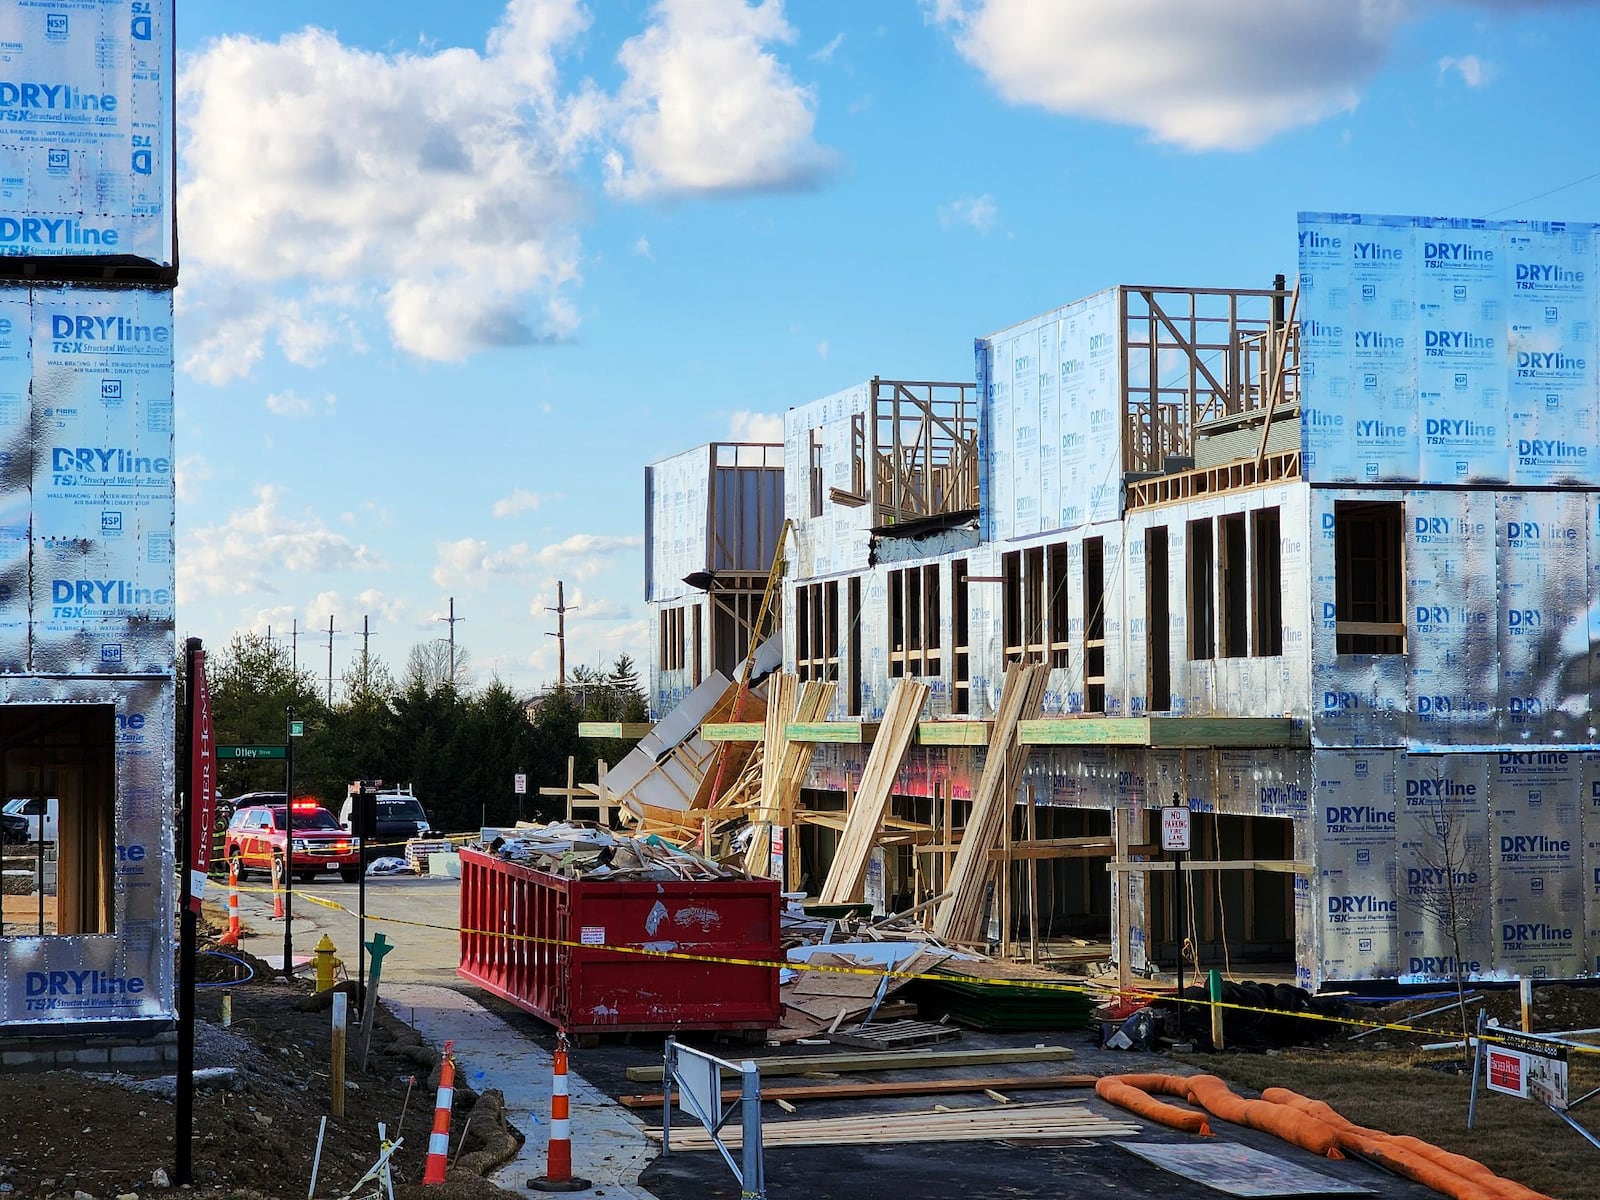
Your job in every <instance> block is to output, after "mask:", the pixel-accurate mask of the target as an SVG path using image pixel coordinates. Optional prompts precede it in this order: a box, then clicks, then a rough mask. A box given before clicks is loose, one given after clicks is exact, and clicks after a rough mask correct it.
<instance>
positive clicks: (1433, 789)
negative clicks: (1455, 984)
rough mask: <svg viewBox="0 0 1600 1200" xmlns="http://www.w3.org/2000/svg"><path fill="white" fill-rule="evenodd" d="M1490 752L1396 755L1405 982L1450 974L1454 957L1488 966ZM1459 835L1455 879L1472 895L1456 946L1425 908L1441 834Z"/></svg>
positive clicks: (1474, 966) (1471, 972)
mask: <svg viewBox="0 0 1600 1200" xmlns="http://www.w3.org/2000/svg"><path fill="white" fill-rule="evenodd" d="M1488 763H1489V756H1487V755H1482V754H1440V755H1403V756H1402V757H1401V758H1400V761H1399V773H1400V779H1401V784H1402V789H1401V803H1400V807H1399V809H1398V811H1397V813H1396V830H1397V834H1398V837H1399V849H1400V860H1399V865H1400V880H1401V889H1400V955H1401V966H1400V978H1401V979H1402V980H1403V981H1405V982H1408V983H1441V982H1450V981H1453V980H1454V979H1455V977H1456V967H1457V961H1458V958H1459V962H1460V966H1461V973H1462V974H1464V975H1466V976H1468V977H1475V976H1480V975H1485V974H1489V973H1491V972H1492V970H1493V965H1492V964H1493V958H1494V950H1495V944H1494V940H1493V935H1492V933H1491V930H1490V926H1491V924H1492V923H1493V918H1492V911H1491V910H1492V905H1491V904H1490V880H1489V879H1488V878H1487V875H1488V872H1489V869H1490V849H1489V796H1488V793H1489V771H1488ZM1447 837H1450V838H1459V839H1461V842H1462V845H1463V847H1464V853H1463V855H1462V857H1461V860H1460V861H1464V862H1465V863H1467V864H1468V865H1467V866H1466V867H1465V868H1464V869H1463V870H1461V871H1460V873H1459V876H1460V877H1459V878H1458V879H1457V882H1456V886H1457V887H1458V888H1459V889H1460V890H1461V893H1462V894H1470V895H1472V896H1475V897H1477V899H1476V900H1475V901H1474V902H1473V903H1470V904H1467V905H1464V906H1463V907H1462V910H1461V911H1462V912H1463V914H1464V916H1466V917H1470V920H1468V921H1466V923H1465V928H1464V930H1463V932H1462V934H1461V939H1460V942H1461V951H1460V954H1459V956H1458V955H1457V954H1456V950H1455V944H1454V942H1453V940H1452V938H1451V937H1450V935H1449V934H1448V932H1447V931H1446V929H1445V927H1444V923H1443V922H1442V921H1441V919H1440V917H1439V915H1438V914H1437V913H1436V912H1435V913H1430V912H1429V911H1428V909H1429V905H1430V899H1429V898H1430V896H1432V895H1435V894H1436V893H1437V891H1438V889H1439V886H1440V885H1439V872H1440V870H1441V866H1440V864H1441V863H1442V862H1443V861H1445V860H1444V857H1443V852H1442V849H1441V847H1442V845H1443V840H1444V839H1445V838H1447Z"/></svg>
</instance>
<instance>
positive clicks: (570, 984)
mask: <svg viewBox="0 0 1600 1200" xmlns="http://www.w3.org/2000/svg"><path fill="white" fill-rule="evenodd" d="M778 904H779V899H778V883H777V881H776V880H773V879H711V880H683V881H680V880H670V881H657V880H633V881H627V882H609V881H607V880H604V879H568V878H566V877H564V876H560V875H552V874H550V873H548V872H545V871H538V870H535V869H533V868H532V867H526V866H523V865H522V864H520V863H514V862H509V861H507V860H505V859H501V858H496V857H495V856H493V855H491V854H486V853H484V852H483V851H481V850H463V851H462V852H461V963H460V966H459V967H457V968H456V974H458V975H460V976H461V977H462V978H463V979H468V980H471V981H472V982H473V983H475V984H477V985H478V986H479V987H481V988H483V989H484V990H485V991H488V992H492V993H494V994H495V995H496V996H499V997H501V998H502V999H505V1000H509V1001H510V1002H511V1003H512V1004H515V1005H516V1006H517V1007H518V1008H521V1009H525V1010H526V1011H528V1012H530V1013H532V1014H533V1015H534V1016H536V1017H539V1018H540V1019H541V1020H544V1021H548V1022H549V1023H550V1024H552V1025H554V1026H556V1027H557V1028H558V1029H561V1030H563V1031H565V1032H567V1033H605V1032H613V1031H614V1032H619V1033H620V1032H630V1031H645V1030H656V1031H663V1032H670V1031H674V1030H683V1029H715V1030H741V1029H770V1028H772V1027H773V1026H775V1025H777V1024H778V1022H779V1018H780V1016H781V1012H782V1004H781V1002H780V1000H779V998H778V968H779V966H780V965H781V964H782V962H783V950H782V947H781V944H780V942H779V929H778ZM652 951H654V952H656V953H650V952H652ZM668 955H671V957H668ZM728 959H737V960H740V962H739V963H733V962H728V961H725V960H728ZM742 963H771V964H773V965H772V966H745V965H741V964H742Z"/></svg>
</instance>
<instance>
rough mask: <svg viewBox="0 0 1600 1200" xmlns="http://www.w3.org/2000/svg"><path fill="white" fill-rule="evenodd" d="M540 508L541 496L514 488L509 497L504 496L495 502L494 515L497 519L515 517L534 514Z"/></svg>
mask: <svg viewBox="0 0 1600 1200" xmlns="http://www.w3.org/2000/svg"><path fill="white" fill-rule="evenodd" d="M538 507H539V494H538V493H537V492H529V491H525V490H524V489H522V488H512V489H511V494H510V495H509V496H502V497H500V499H498V500H496V501H495V502H494V515H495V516H497V517H514V516H516V515H517V514H518V513H525V512H534V511H535V510H536V509H538Z"/></svg>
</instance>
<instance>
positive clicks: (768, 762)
mask: <svg viewBox="0 0 1600 1200" xmlns="http://www.w3.org/2000/svg"><path fill="white" fill-rule="evenodd" d="M837 688H838V684H835V683H823V682H821V681H818V680H811V681H809V682H806V683H804V684H802V683H801V682H800V678H799V676H797V675H788V674H783V675H774V676H773V677H772V678H771V679H770V680H768V682H767V713H766V728H765V732H764V734H763V736H762V739H761V743H760V746H761V749H760V755H761V792H760V795H759V797H758V798H757V802H756V806H755V809H754V811H753V812H752V813H751V814H750V822H751V825H752V827H753V829H754V835H753V836H752V837H751V839H750V845H749V848H748V849H747V850H746V851H745V860H744V865H745V870H747V871H748V872H749V873H750V874H751V875H770V874H771V873H772V830H773V828H774V827H776V828H778V829H786V828H788V827H789V826H790V825H792V824H794V812H795V809H796V807H798V804H799V800H800V785H801V784H802V783H804V782H805V777H806V770H807V769H808V768H809V767H810V766H811V754H812V751H813V750H814V749H815V747H814V746H813V745H812V744H811V743H810V742H796V741H791V740H790V738H789V732H788V727H789V724H790V723H791V722H801V723H806V722H812V721H821V720H823V719H825V718H826V717H827V715H828V710H829V709H830V708H832V707H833V694H834V691H835V690H836V689H837ZM724 794H725V795H726V793H724ZM716 800H718V801H720V800H721V797H718V798H716Z"/></svg>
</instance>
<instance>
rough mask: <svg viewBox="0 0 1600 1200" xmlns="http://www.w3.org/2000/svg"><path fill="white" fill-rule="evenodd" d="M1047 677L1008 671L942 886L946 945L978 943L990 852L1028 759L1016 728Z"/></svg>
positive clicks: (1021, 668) (1019, 668) (1034, 705)
mask: <svg viewBox="0 0 1600 1200" xmlns="http://www.w3.org/2000/svg"><path fill="white" fill-rule="evenodd" d="M1049 678H1050V671H1049V668H1048V667H1045V666H1043V665H1042V664H1039V663H1015V664H1013V665H1012V666H1010V667H1008V668H1007V669H1006V678H1005V683H1004V685H1003V688H1002V690H1001V693H1000V709H999V711H998V712H997V713H996V714H995V719H994V728H993V730H992V731H991V733H990V738H989V752H988V754H987V756H986V757H985V758H984V762H983V777H982V778H981V779H980V780H979V783H978V790H977V792H976V793H975V794H974V796H973V798H972V812H971V814H970V815H969V816H968V817H967V826H966V829H965V831H964V832H963V833H962V835H961V846H960V848H959V849H957V851H956V856H955V860H954V862H953V863H952V864H951V866H950V878H949V881H948V883H947V884H946V887H945V890H946V891H947V892H948V893H950V894H949V896H948V898H947V899H946V900H945V901H944V902H943V903H942V904H940V905H939V909H938V912H937V914H936V915H935V917H934V922H933V931H934V933H935V934H937V935H938V936H939V937H941V938H944V939H946V940H948V941H953V942H971V941H976V940H977V933H978V924H979V922H980V921H982V919H983V914H984V907H985V902H986V900H987V899H988V893H989V882H990V879H991V877H992V876H993V874H994V864H993V863H992V862H991V861H990V855H989V852H990V851H991V850H993V849H995V848H996V847H997V846H999V845H1000V841H1001V836H1002V834H1003V833H1004V831H1005V828H1006V823H1007V822H1008V821H1010V820H1011V812H1012V807H1013V804H1014V802H1015V799H1016V794H1017V789H1018V786H1019V784H1020V781H1021V778H1022V768H1023V765H1024V764H1025V763H1026V762H1027V757H1028V747H1026V746H1023V745H1020V744H1018V742H1017V725H1018V724H1019V723H1020V722H1022V721H1029V720H1033V719H1034V718H1036V717H1038V715H1039V711H1040V709H1041V707H1042V706H1043V704H1044V690H1045V685H1046V684H1047V683H1048V681H1049Z"/></svg>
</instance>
